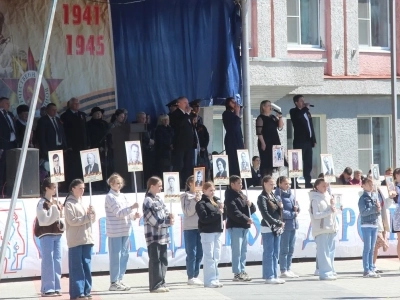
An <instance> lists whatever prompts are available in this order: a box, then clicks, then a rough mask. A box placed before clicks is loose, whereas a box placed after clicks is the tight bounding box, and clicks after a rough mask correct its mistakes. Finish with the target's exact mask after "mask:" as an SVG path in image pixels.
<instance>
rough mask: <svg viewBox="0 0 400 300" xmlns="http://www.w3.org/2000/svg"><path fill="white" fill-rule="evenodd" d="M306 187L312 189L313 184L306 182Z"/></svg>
mask: <svg viewBox="0 0 400 300" xmlns="http://www.w3.org/2000/svg"><path fill="white" fill-rule="evenodd" d="M305 186H306V189H312V188H313V185H312V184H311V183H306V185H305Z"/></svg>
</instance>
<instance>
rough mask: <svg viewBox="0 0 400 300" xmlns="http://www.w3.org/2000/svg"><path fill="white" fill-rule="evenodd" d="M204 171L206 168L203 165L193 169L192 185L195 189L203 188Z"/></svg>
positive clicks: (200, 189)
mask: <svg viewBox="0 0 400 300" xmlns="http://www.w3.org/2000/svg"><path fill="white" fill-rule="evenodd" d="M205 173H206V169H205V168H204V167H201V168H194V169H193V176H194V187H195V190H196V191H202V190H203V184H204V178H205Z"/></svg>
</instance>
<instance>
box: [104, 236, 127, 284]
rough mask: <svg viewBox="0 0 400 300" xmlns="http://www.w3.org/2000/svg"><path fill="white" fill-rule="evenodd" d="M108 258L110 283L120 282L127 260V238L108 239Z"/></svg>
mask: <svg viewBox="0 0 400 300" xmlns="http://www.w3.org/2000/svg"><path fill="white" fill-rule="evenodd" d="M108 256H109V260H110V262H109V263H110V281H111V283H114V282H117V281H121V280H122V278H123V277H124V275H125V272H126V267H127V265H128V259H129V236H121V237H109V238H108Z"/></svg>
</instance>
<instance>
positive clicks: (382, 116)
mask: <svg viewBox="0 0 400 300" xmlns="http://www.w3.org/2000/svg"><path fill="white" fill-rule="evenodd" d="M372 118H388V119H389V139H388V140H389V142H388V145H387V148H388V149H389V165H390V166H392V165H393V157H392V147H391V141H392V139H393V136H392V126H390V124H392V116H391V115H357V122H358V119H369V126H370V127H369V128H370V129H371V134H370V143H371V148H359V147H358V128H357V157H358V151H360V150H370V151H371V155H370V162H371V164H373V163H375V162H374V137H373V134H372V126H373V124H372ZM380 167H382V166H380ZM386 167H387V166H384V168H386Z"/></svg>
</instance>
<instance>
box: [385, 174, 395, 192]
mask: <svg viewBox="0 0 400 300" xmlns="http://www.w3.org/2000/svg"><path fill="white" fill-rule="evenodd" d="M385 181H386V186H387V189H388V192H389V193H390V192H396V186H395V185H394V181H393V177H392V176H385Z"/></svg>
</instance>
